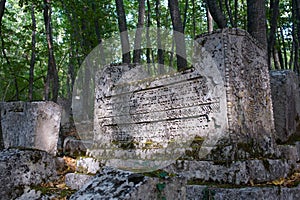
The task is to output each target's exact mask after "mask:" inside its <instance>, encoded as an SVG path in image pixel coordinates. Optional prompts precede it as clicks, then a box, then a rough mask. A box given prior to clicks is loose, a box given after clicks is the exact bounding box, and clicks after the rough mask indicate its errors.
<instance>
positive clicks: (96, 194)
mask: <svg viewBox="0 0 300 200" xmlns="http://www.w3.org/2000/svg"><path fill="white" fill-rule="evenodd" d="M185 184H186V181H185V180H184V179H183V178H179V177H173V178H170V179H163V180H162V179H159V178H152V177H146V176H144V175H142V174H135V173H132V172H128V171H123V170H116V169H113V168H104V169H103V171H102V172H101V173H99V174H97V175H96V176H95V177H94V178H93V179H92V180H91V181H89V182H88V183H86V184H85V185H84V186H83V187H82V188H81V189H80V190H79V191H77V192H76V193H75V194H74V195H72V196H71V197H70V200H72V199H128V200H136V199H185V196H186V192H185Z"/></svg>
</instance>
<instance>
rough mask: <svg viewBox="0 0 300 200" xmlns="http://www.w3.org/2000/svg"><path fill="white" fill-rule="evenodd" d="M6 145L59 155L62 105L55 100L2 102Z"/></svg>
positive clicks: (0, 105)
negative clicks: (58, 143)
mask: <svg viewBox="0 0 300 200" xmlns="http://www.w3.org/2000/svg"><path fill="white" fill-rule="evenodd" d="M0 107H1V125H2V135H3V143H4V147H5V148H9V147H26V148H35V149H40V150H44V151H47V152H49V153H50V154H56V152H57V141H58V136H59V127H60V117H61V108H60V106H58V105H57V104H55V103H53V102H2V103H0Z"/></svg>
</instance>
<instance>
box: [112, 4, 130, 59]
mask: <svg viewBox="0 0 300 200" xmlns="http://www.w3.org/2000/svg"><path fill="white" fill-rule="evenodd" d="M115 2H116V9H117V15H118V24H119V31H120V36H121V46H122V54H123V55H122V62H123V63H130V61H131V59H130V44H129V38H128V32H127V22H126V16H125V10H124V3H123V0H115Z"/></svg>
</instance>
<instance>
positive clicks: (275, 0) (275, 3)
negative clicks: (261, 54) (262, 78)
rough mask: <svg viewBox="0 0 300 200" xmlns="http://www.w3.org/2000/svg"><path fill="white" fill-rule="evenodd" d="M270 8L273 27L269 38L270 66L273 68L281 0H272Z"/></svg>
mask: <svg viewBox="0 0 300 200" xmlns="http://www.w3.org/2000/svg"><path fill="white" fill-rule="evenodd" d="M270 10H271V22H270V23H271V25H270V26H271V27H270V33H269V38H268V66H269V69H271V54H272V49H274V45H275V40H276V30H277V20H278V16H279V0H271V1H270Z"/></svg>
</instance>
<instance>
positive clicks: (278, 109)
mask: <svg viewBox="0 0 300 200" xmlns="http://www.w3.org/2000/svg"><path fill="white" fill-rule="evenodd" d="M270 77H271V89H272V100H273V111H274V120H275V128H276V140H277V141H278V142H280V143H284V142H286V141H288V140H289V138H290V137H291V136H292V135H295V134H297V135H300V132H299V130H300V129H298V133H296V132H297V128H299V127H300V95H299V92H300V90H299V80H298V76H297V74H295V73H294V72H293V71H290V70H280V71H271V72H270Z"/></svg>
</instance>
